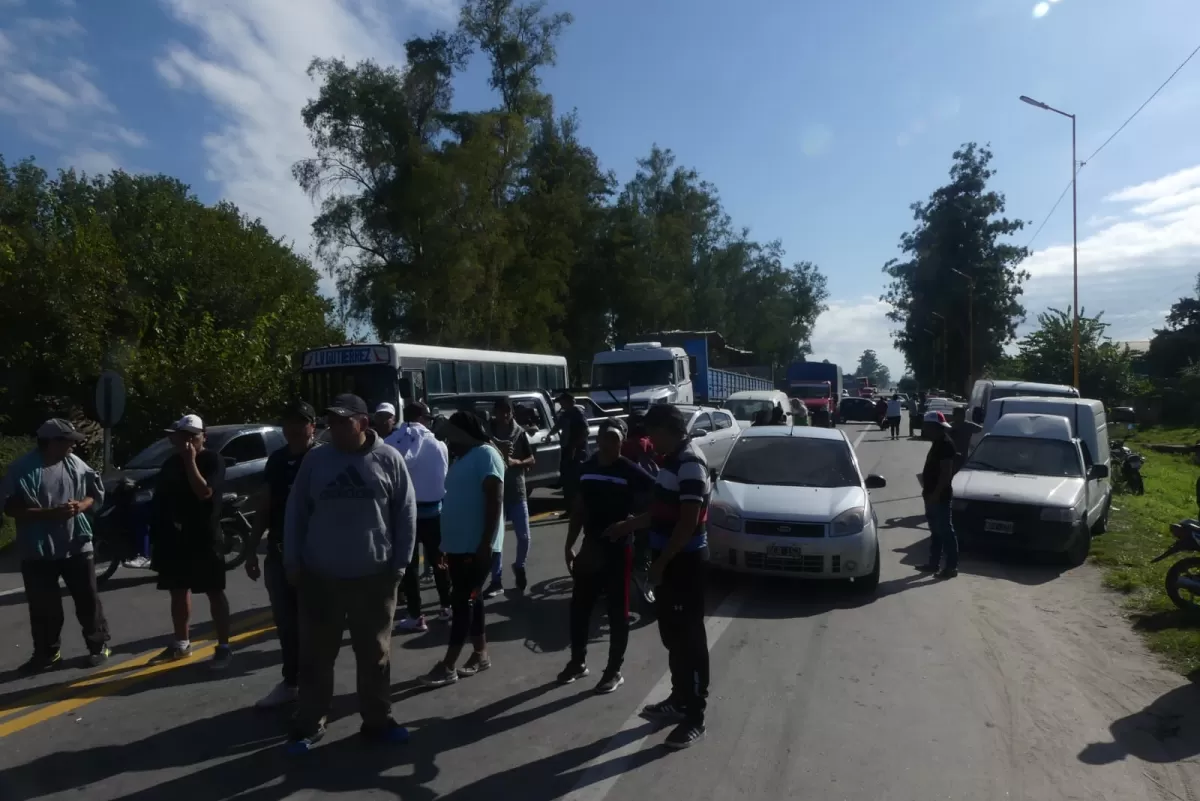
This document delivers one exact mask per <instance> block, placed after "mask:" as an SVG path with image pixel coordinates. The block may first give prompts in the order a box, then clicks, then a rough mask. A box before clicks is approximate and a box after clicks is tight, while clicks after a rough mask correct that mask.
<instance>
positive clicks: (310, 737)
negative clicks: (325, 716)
mask: <svg viewBox="0 0 1200 801" xmlns="http://www.w3.org/2000/svg"><path fill="white" fill-rule="evenodd" d="M324 736H325V727H324V726H321V727H320V728H319V729H317V730H316V731H315V732H313V733H312V734H306V735H292V736H291V737H289V738H288V742H287V752H288V753H289V754H307V753H308V752H309V751H311V750H312V747H313V746H314V745H316V744H317V743H319V742H320V741H321V738H322V737H324Z"/></svg>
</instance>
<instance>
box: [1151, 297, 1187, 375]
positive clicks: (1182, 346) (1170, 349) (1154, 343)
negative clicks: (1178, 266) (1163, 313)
mask: <svg viewBox="0 0 1200 801" xmlns="http://www.w3.org/2000/svg"><path fill="white" fill-rule="evenodd" d="M1146 364H1147V365H1148V366H1149V368H1150V371H1151V373H1152V374H1153V375H1154V376H1155V377H1156V378H1159V379H1174V378H1177V377H1178V376H1179V375H1180V373H1181V372H1182V371H1184V370H1186V369H1187V368H1188V367H1190V366H1193V365H1197V364H1200V275H1197V276H1196V289H1195V297H1190V298H1180V299H1179V302H1178V303H1175V304H1173V305H1172V306H1171V310H1170V312H1169V313H1168V314H1167V319H1166V325H1165V326H1164V327H1163V328H1161V329H1158V330H1156V331H1155V332H1154V337H1153V338H1151V340H1150V351H1149V353H1147V354H1146Z"/></svg>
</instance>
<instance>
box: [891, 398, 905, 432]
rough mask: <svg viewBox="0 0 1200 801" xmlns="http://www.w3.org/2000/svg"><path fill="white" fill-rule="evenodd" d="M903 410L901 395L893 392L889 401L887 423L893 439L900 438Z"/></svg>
mask: <svg viewBox="0 0 1200 801" xmlns="http://www.w3.org/2000/svg"><path fill="white" fill-rule="evenodd" d="M903 411H904V410H903V408H902V407H901V405H900V396H899V395H897V394H895V393H892V397H891V399H890V400H888V402H887V424H888V430H889V431H890V432H891V435H892V439H900V418H901V416H903Z"/></svg>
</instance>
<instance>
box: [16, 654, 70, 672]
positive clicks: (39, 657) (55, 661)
mask: <svg viewBox="0 0 1200 801" xmlns="http://www.w3.org/2000/svg"><path fill="white" fill-rule="evenodd" d="M61 664H62V651H55V652H54V653H52V654H34V655H33V656H31V657H30V658H29V661H27V662H26V663H25V664H23V665H21V667H20V672H21V673H24V674H26V675H29V674H31V673H41V672H42V671H45V670H49V669H50V668H53V667H58V666H59V665H61Z"/></svg>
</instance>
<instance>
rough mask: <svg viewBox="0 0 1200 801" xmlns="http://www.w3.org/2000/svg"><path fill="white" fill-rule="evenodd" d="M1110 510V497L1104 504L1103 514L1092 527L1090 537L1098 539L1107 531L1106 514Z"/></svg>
mask: <svg viewBox="0 0 1200 801" xmlns="http://www.w3.org/2000/svg"><path fill="white" fill-rule="evenodd" d="M1111 510H1112V496H1111V495H1110V496H1109V498H1108V503H1106V504H1104V513H1103V514H1101V515H1100V519H1099V520H1097V521H1096V525H1094V526H1092V536H1093V537H1098V536H1100V535H1101V534H1103V533H1104V532H1106V531H1108V513H1109V512H1110V511H1111Z"/></svg>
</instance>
